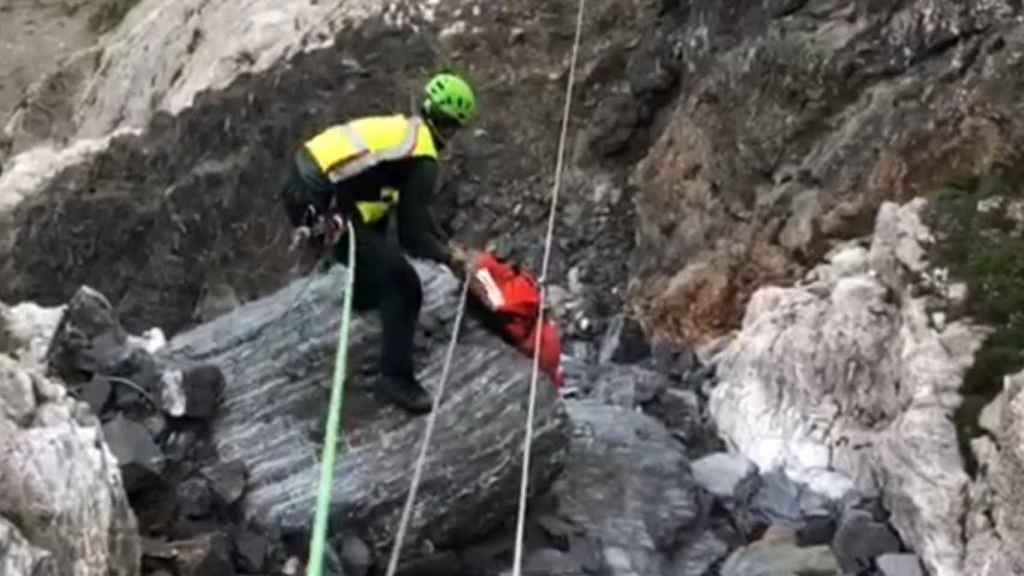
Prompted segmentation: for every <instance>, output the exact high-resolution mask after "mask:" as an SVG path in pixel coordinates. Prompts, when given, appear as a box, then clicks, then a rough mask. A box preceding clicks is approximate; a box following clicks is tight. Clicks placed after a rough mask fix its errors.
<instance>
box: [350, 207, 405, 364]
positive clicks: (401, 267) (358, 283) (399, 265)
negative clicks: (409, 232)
mask: <svg viewBox="0 0 1024 576" xmlns="http://www.w3.org/2000/svg"><path fill="white" fill-rule="evenodd" d="M348 241H349V239H348V238H347V235H346V237H344V238H342V240H341V241H340V242H338V244H337V246H336V247H335V251H334V254H335V259H336V260H337V261H338V262H341V263H343V264H347V263H348ZM354 284H355V287H354V288H355V290H354V292H353V294H352V304H353V306H354V307H355V308H356V309H358V310H369V309H373V308H376V309H378V310H379V312H380V322H381V329H382V331H383V334H382V335H381V336H382V337H381V350H380V372H381V374H384V375H386V376H395V377H399V378H407V379H410V380H412V379H414V374H415V368H414V365H413V360H412V352H413V340H414V337H415V335H416V321H417V319H418V318H419V313H420V307H421V306H422V304H423V288H422V287H421V285H420V277H419V275H418V274H417V273H416V270H415V269H414V268H413V267H412V264H410V263H409V261H408V260H406V259H405V256H404V255H403V254H402V251H401V248H399V247H398V246H397V245H396V244H395V243H393V242H390V241H388V239H387V238H386V237H385V235H384V234H383V233H382V232H381V231H379V230H377V229H374V228H369V227H366V226H356V277H355V283H354Z"/></svg>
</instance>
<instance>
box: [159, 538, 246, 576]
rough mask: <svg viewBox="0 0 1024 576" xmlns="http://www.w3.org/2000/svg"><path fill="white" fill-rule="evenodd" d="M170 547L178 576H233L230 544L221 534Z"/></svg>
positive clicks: (186, 541)
mask: <svg viewBox="0 0 1024 576" xmlns="http://www.w3.org/2000/svg"><path fill="white" fill-rule="evenodd" d="M171 547H173V548H174V550H175V553H176V554H175V558H174V563H175V565H176V567H177V569H178V574H179V575H180V576H235V566H234V564H232V562H231V542H230V541H229V540H228V537H227V536H226V535H224V534H223V533H221V532H213V533H209V534H205V535H203V536H199V537H197V538H192V539H190V540H183V541H179V542H173V543H171Z"/></svg>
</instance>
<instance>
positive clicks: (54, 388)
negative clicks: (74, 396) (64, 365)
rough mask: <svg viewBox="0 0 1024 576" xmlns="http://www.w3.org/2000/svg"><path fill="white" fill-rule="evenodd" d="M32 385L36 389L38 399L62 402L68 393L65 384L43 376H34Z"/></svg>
mask: <svg viewBox="0 0 1024 576" xmlns="http://www.w3.org/2000/svg"><path fill="white" fill-rule="evenodd" d="M32 386H33V387H34V388H35V390H36V396H37V398H36V400H37V401H43V402H60V401H61V400H63V399H64V396H66V395H67V390H66V389H65V388H64V386H61V385H60V384H58V383H56V382H54V381H52V380H50V379H49V378H44V377H42V376H37V377H34V378H32Z"/></svg>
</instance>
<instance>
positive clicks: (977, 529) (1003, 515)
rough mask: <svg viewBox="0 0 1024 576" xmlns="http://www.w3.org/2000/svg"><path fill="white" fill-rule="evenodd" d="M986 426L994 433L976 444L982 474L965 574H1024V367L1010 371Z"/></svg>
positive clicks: (974, 493) (973, 497)
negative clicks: (1023, 490)
mask: <svg viewBox="0 0 1024 576" xmlns="http://www.w3.org/2000/svg"><path fill="white" fill-rule="evenodd" d="M982 423H983V425H984V426H985V427H986V428H987V429H988V432H989V433H990V434H991V437H989V436H982V437H979V438H976V439H975V440H974V441H973V442H972V448H973V450H974V453H975V454H976V455H977V458H978V462H979V464H980V468H981V470H982V473H981V475H980V477H979V478H978V479H977V480H976V481H975V482H974V484H973V485H972V486H971V491H970V502H971V511H970V514H969V515H968V517H967V535H968V537H969V539H970V540H969V542H968V544H967V562H966V565H965V568H964V571H965V573H967V574H972V575H975V574H977V575H978V576H996V574H1012V575H1013V576H1019V575H1022V574H1024V551H1022V550H1021V547H1020V542H1024V520H1022V519H1024V495H1022V494H1021V491H1020V480H1021V478H1024V372H1021V373H1017V374H1013V375H1011V376H1007V377H1006V379H1005V388H1004V390H1003V392H1002V393H1000V395H999V396H997V397H996V399H995V400H993V401H992V403H991V404H990V405H989V406H987V407H986V409H985V413H984V415H983V417H982Z"/></svg>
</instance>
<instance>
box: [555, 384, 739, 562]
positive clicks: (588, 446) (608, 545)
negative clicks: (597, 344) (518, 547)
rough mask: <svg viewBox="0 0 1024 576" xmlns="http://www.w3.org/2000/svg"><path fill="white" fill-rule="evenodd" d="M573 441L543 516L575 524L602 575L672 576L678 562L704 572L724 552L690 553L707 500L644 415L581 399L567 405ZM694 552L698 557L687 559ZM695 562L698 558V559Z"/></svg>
mask: <svg viewBox="0 0 1024 576" xmlns="http://www.w3.org/2000/svg"><path fill="white" fill-rule="evenodd" d="M567 407H568V411H569V415H570V417H571V419H572V426H573V439H572V444H571V447H570V451H569V459H568V462H567V464H566V468H565V473H564V474H562V475H561V476H560V477H559V478H558V480H557V481H556V482H555V483H554V485H553V486H552V490H551V495H552V496H554V498H555V499H556V501H557V505H556V507H555V509H554V510H551V512H550V513H551V514H552V515H553V516H554V517H556V518H559V519H562V520H564V521H567V522H569V523H570V524H571V525H574V526H578V527H579V528H580V529H579V532H580V534H581V536H582V537H583V538H584V539H585V540H586V541H588V542H589V544H590V547H591V549H593V550H595V551H596V553H597V556H598V557H599V558H600V559H601V561H602V563H603V565H604V570H605V572H603V573H607V574H612V575H615V576H641V575H646V574H650V575H654V574H673V573H676V570H677V569H682V568H679V567H674V566H675V565H674V564H673V562H676V561H679V559H680V558H685V559H686V560H685V561H683V562H684V563H685V562H686V561H688V562H690V563H692V564H697V563H699V562H700V560H701V558H703V559H704V560H705V561H706V562H705V563H704V566H705V567H707V566H709V565H710V564H712V563H713V562H714V561H715V560H716V559H717V558H716V557H715V554H716V553H717V554H718V556H719V557H720V556H722V555H724V553H725V552H724V550H720V549H714V548H712V549H710V550H707V551H697V550H694V551H692V552H691V553H690V554H687V551H689V550H690V549H691V548H695V544H696V543H697V541H698V540H699V537H700V536H703V535H704V534H703V532H705V531H706V530H707V524H706V520H707V513H708V510H709V508H710V498H707V497H705V496H704V495H703V494H702V492H701V490H700V488H699V486H698V485H697V483H696V482H695V481H694V478H693V474H692V472H691V470H690V463H689V461H688V459H687V458H686V453H685V449H684V446H683V445H682V443H681V442H679V441H678V440H676V439H675V438H674V437H673V436H672V435H671V434H670V433H669V432H668V430H666V429H665V426H664V425H662V424H661V423H660V422H658V421H657V420H655V419H654V418H652V417H650V416H647V415H645V414H642V413H639V412H636V411H633V410H631V409H624V408H622V407H618V406H607V405H602V404H601V403H600V402H599V401H596V400H589V401H582V402H570V403H567ZM694 552H700V553H699V554H695V553H694ZM698 556H700V558H698Z"/></svg>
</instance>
